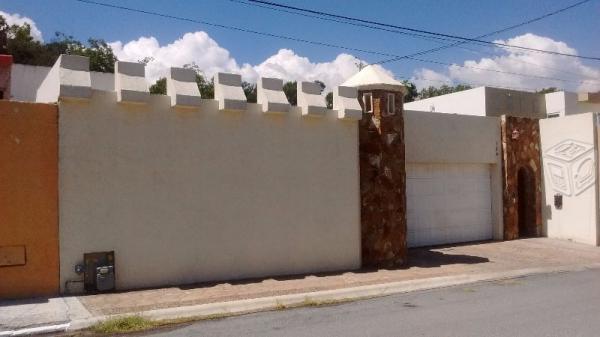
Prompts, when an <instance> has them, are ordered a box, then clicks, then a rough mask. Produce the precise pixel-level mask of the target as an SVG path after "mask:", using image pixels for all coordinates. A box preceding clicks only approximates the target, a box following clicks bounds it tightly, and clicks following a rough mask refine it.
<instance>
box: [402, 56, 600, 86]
mask: <svg viewBox="0 0 600 337" xmlns="http://www.w3.org/2000/svg"><path fill="white" fill-rule="evenodd" d="M407 58H408V59H410V60H415V61H419V62H425V63H433V64H441V65H445V66H455V67H461V68H465V69H473V70H482V71H489V72H493V73H499V74H507V75H513V76H521V77H532V78H538V79H542V80H550V81H559V82H572V83H579V84H584V83H588V82H600V81H598V80H566V79H562V78H557V77H547V76H538V75H532V74H521V73H516V72H511V71H502V70H497V69H489V68H481V67H472V66H464V65H460V64H456V63H446V62H441V61H435V60H427V59H422V58H416V57H407Z"/></svg>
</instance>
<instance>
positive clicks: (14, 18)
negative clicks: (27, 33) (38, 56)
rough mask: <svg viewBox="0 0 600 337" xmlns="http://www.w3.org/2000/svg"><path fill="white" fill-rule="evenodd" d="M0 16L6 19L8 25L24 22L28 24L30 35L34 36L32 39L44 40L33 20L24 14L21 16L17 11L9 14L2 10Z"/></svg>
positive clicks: (18, 24)
mask: <svg viewBox="0 0 600 337" xmlns="http://www.w3.org/2000/svg"><path fill="white" fill-rule="evenodd" d="M0 16H3V17H4V19H6V23H8V25H9V26H12V25H17V26H22V25H24V24H29V26H30V27H31V36H32V37H33V38H34V40H37V41H40V42H42V41H44V39H43V38H42V32H41V31H40V30H39V29H38V28H37V25H36V24H35V21H33V20H32V19H30V18H28V17H26V16H21V15H20V14H17V13H15V14H10V13H6V12H3V11H0Z"/></svg>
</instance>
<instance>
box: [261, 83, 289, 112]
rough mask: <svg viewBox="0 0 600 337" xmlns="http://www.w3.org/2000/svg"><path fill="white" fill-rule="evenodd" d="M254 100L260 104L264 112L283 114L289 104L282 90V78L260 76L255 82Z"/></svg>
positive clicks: (287, 109) (287, 110)
mask: <svg viewBox="0 0 600 337" xmlns="http://www.w3.org/2000/svg"><path fill="white" fill-rule="evenodd" d="M256 102H257V103H258V104H261V105H262V111H263V112H264V113H275V114H284V113H288V112H289V111H290V108H291V105H290V103H289V102H288V100H287V97H286V96H285V93H284V92H283V80H281V79H278V78H268V77H260V78H259V79H258V82H257V83H256Z"/></svg>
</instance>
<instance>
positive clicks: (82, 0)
mask: <svg viewBox="0 0 600 337" xmlns="http://www.w3.org/2000/svg"><path fill="white" fill-rule="evenodd" d="M75 1H78V2H81V3H85V4H89V5H96V6H102V7H108V8H114V9H121V10H125V11H129V12H136V13H142V14H147V15H153V16H158V17H162V18H167V19H173V20H179V21H186V22H193V23H198V24H201V25H207V26H212V27H218V28H223V29H229V30H234V31H238V32H244V33H250V34H255V35H261V36H266V37H274V38H278V39H283V40H290V41H296V42H302V43H307V44H312V45H317V46H323V47H330V48H338V49H343V50H351V51H356V52H360V53H366V54H373V55H380V56H391V57H397V56H398V55H394V54H390V53H385V52H379V51H375V50H368V49H361V48H353V47H346V46H341V45H336V44H332V43H327V42H319V41H311V40H306V39H302V38H297V37H292V36H285V35H278V34H272V33H266V32H260V31H256V30H252V29H247V28H242V27H236V26H228V25H223V24H219V23H214V22H209V21H203V20H197V19H190V18H185V17H181V16H175V15H170V14H164V13H159V12H153V11H148V10H144V9H138V8H133V7H125V6H120V5H112V4H107V3H102V2H96V1H92V0H75Z"/></svg>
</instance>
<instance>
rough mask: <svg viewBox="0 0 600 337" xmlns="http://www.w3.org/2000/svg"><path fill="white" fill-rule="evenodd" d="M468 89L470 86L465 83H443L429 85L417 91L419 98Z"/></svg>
mask: <svg viewBox="0 0 600 337" xmlns="http://www.w3.org/2000/svg"><path fill="white" fill-rule="evenodd" d="M468 89H471V86H470V85H466V84H458V85H456V86H448V85H446V84H444V85H442V86H441V87H439V88H436V87H433V86H430V87H428V88H423V89H421V91H420V92H419V99H425V98H430V97H435V96H441V95H446V94H451V93H453V92H459V91H463V90H468Z"/></svg>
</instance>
